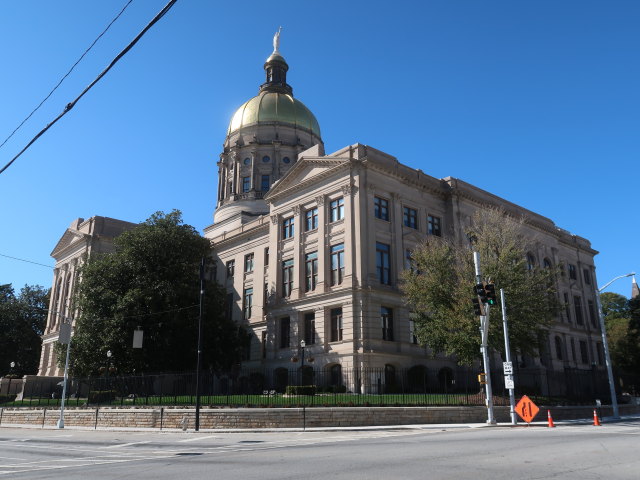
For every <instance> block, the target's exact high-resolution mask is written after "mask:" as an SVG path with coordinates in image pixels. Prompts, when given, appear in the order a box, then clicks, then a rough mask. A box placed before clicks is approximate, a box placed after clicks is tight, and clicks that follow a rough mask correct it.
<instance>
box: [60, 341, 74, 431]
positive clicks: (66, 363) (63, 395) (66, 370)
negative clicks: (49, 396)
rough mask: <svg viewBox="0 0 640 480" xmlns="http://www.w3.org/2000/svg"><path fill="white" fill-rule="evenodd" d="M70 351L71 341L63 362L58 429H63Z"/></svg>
mask: <svg viewBox="0 0 640 480" xmlns="http://www.w3.org/2000/svg"><path fill="white" fill-rule="evenodd" d="M70 351H71V339H69V342H68V343H67V358H66V359H65V361H64V378H63V380H62V400H61V401H60V418H59V419H58V424H57V427H58V428H64V399H65V397H66V396H67V379H68V378H69V352H70Z"/></svg>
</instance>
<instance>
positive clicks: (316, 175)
mask: <svg viewBox="0 0 640 480" xmlns="http://www.w3.org/2000/svg"><path fill="white" fill-rule="evenodd" d="M348 163H349V159H346V158H326V157H319V158H318V157H311V158H309V157H303V158H301V159H300V160H298V161H297V162H296V164H295V165H294V166H293V168H292V169H291V170H289V171H288V172H287V174H286V175H285V176H284V177H282V178H281V179H280V180H279V181H278V182H276V183H275V184H274V185H273V186H272V187H271V190H270V191H269V193H268V194H267V195H266V196H265V200H266V201H267V202H271V201H273V200H275V198H276V197H278V196H280V195H281V194H283V193H284V192H287V191H290V190H291V189H298V188H303V187H304V186H306V185H308V184H309V183H312V182H317V181H319V180H320V179H322V178H324V177H326V176H328V175H331V174H332V173H333V172H334V171H335V170H338V169H340V168H341V167H344V166H345V165H346V164H348Z"/></svg>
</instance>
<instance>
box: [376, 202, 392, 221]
mask: <svg viewBox="0 0 640 480" xmlns="http://www.w3.org/2000/svg"><path fill="white" fill-rule="evenodd" d="M373 215H374V216H375V217H376V218H379V219H380V220H386V221H389V201H388V200H385V199H384V198H380V197H373Z"/></svg>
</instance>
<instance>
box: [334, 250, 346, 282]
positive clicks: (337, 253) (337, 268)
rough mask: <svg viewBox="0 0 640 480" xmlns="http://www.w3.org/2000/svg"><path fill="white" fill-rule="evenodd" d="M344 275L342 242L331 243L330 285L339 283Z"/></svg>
mask: <svg viewBox="0 0 640 480" xmlns="http://www.w3.org/2000/svg"><path fill="white" fill-rule="evenodd" d="M343 277H344V243H338V244H337V245H331V285H340V284H341V283H342V278H343Z"/></svg>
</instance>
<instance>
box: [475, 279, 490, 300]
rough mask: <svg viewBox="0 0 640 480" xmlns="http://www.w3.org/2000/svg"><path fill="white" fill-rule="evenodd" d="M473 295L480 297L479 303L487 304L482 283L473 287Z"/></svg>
mask: <svg viewBox="0 0 640 480" xmlns="http://www.w3.org/2000/svg"><path fill="white" fill-rule="evenodd" d="M473 293H475V294H476V295H478V297H480V302H481V303H487V292H486V291H485V289H484V285H483V284H482V283H478V284H477V285H476V286H475V287H473Z"/></svg>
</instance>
